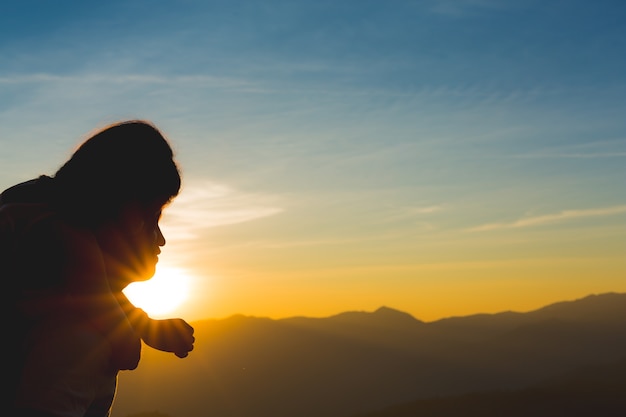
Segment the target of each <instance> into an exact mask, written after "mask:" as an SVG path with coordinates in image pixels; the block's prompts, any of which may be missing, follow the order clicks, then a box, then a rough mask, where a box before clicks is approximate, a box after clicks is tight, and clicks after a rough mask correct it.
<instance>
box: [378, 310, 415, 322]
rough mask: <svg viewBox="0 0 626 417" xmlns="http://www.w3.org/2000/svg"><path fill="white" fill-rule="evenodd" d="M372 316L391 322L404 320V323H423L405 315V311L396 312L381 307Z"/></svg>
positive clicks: (407, 314)
mask: <svg viewBox="0 0 626 417" xmlns="http://www.w3.org/2000/svg"><path fill="white" fill-rule="evenodd" d="M372 314H374V315H375V316H377V317H380V318H385V319H390V320H404V321H413V322H420V323H421V321H420V320H418V319H416V318H415V317H413V316H412V315H410V314H409V313H405V312H404V311H400V310H396V309H393V308H391V307H387V306H382V307H379V308H378V309H377V310H376V311H374V312H373V313H372Z"/></svg>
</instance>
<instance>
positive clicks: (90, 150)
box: [54, 120, 181, 225]
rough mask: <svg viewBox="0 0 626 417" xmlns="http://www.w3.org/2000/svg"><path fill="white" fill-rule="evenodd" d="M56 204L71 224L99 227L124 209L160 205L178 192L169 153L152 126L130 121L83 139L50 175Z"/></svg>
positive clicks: (168, 149)
mask: <svg viewBox="0 0 626 417" xmlns="http://www.w3.org/2000/svg"><path fill="white" fill-rule="evenodd" d="M54 179H55V181H54V182H55V183H56V189H57V192H58V193H57V202H58V204H59V205H60V207H61V208H62V209H63V211H64V212H65V213H66V214H70V215H71V217H72V220H74V221H77V222H80V223H83V224H88V225H98V224H101V223H103V222H106V221H109V220H111V219H114V218H116V217H117V216H118V215H119V214H120V212H121V211H122V210H123V209H124V208H125V207H126V206H127V205H128V204H131V203H132V204H136V203H138V204H140V205H146V206H148V205H150V206H153V205H155V204H157V205H161V206H164V205H165V204H167V203H168V202H169V201H170V200H171V199H172V198H173V197H175V196H176V195H177V194H178V192H179V190H180V183H181V179H180V173H179V171H178V168H177V166H176V163H175V162H174V159H173V153H172V148H171V147H170V145H169V144H168V142H167V140H166V139H165V138H164V137H163V135H162V134H161V133H160V132H159V130H158V129H157V128H156V127H154V126H153V125H152V124H151V123H149V122H146V121H141V120H131V121H126V122H121V123H117V124H114V125H111V126H108V127H106V128H104V129H102V130H101V131H99V132H97V133H96V134H94V135H93V136H91V137H90V138H89V139H87V140H86V141H85V142H84V143H83V144H82V145H81V146H80V147H79V148H78V149H77V150H76V152H74V154H73V155H72V157H71V158H70V159H69V160H68V161H67V162H66V163H65V164H64V165H63V166H62V167H61V168H60V169H59V170H58V171H57V173H56V174H55V176H54Z"/></svg>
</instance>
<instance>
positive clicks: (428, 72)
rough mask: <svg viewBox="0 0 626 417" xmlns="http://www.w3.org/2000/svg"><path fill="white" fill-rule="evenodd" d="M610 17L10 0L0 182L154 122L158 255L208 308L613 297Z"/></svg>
mask: <svg viewBox="0 0 626 417" xmlns="http://www.w3.org/2000/svg"><path fill="white" fill-rule="evenodd" d="M625 17H626V6H625V5H624V4H623V3H622V2H620V1H597V2H593V3H592V2H586V1H525V2H509V1H489V0H448V1H435V0H432V1H426V0H425V1H387V2H381V1H356V0H348V1H265V2H255V1H228V2H227V1H192V0H179V1H109V2H69V1H65V2H64V1H59V2H50V1H21V2H12V3H11V4H7V5H3V12H2V14H0V147H1V149H2V152H0V186H2V187H6V186H9V185H11V184H13V183H15V182H17V181H20V180H25V179H29V178H31V177H33V176H36V175H38V174H40V173H49V174H50V173H53V172H54V170H55V169H56V168H57V167H58V166H59V165H60V164H61V163H62V162H63V161H64V160H65V159H66V158H67V157H68V156H69V154H70V152H71V150H72V149H73V148H74V147H75V146H76V145H77V144H78V143H79V142H80V140H82V139H83V138H85V137H86V135H88V134H89V132H91V131H93V129H95V128H98V127H102V126H104V125H106V124H107V123H110V122H114V121H117V120H120V119H128V118H146V119H149V120H152V121H153V122H154V123H155V124H156V125H157V126H158V127H160V128H161V129H162V130H163V131H164V133H165V134H166V135H167V136H168V137H169V138H170V139H171V141H172V144H173V146H174V147H175V150H176V153H177V157H178V160H179V162H180V164H181V166H182V169H183V174H184V180H185V188H184V190H183V193H182V194H181V196H180V197H179V199H178V200H177V201H176V202H175V203H174V205H172V207H171V208H170V209H171V213H170V215H169V217H167V216H166V217H165V218H164V223H165V224H164V228H166V227H165V226H167V228H169V232H170V233H169V236H171V237H170V239H169V241H170V243H171V244H170V246H168V247H166V252H164V254H167V255H169V256H170V258H169V260H168V261H167V262H169V263H172V264H177V265H179V266H180V265H183V266H184V267H185V268H188V269H189V270H190V271H191V274H192V275H194V276H196V279H197V280H202V282H204V283H205V284H204V287H203V286H202V285H201V284H198V288H202V290H198V291H197V294H204V293H210V294H212V295H211V297H209V299H208V301H207V300H206V299H205V300H204V301H202V302H201V301H200V300H199V299H198V300H196V304H198V305H200V304H202V303H204V304H203V305H207V304H208V305H210V306H212V307H210V308H208V309H207V310H206V312H205V313H204V314H205V315H209V316H214V315H226V314H230V313H235V312H243V313H249V314H259V315H263V314H267V315H274V316H280V315H294V314H327V313H330V312H333V311H335V312H336V311H340V310H343V309H347V308H353V309H370V308H376V307H378V305H380V304H388V305H391V306H392V307H398V308H401V309H404V310H408V311H410V312H412V313H414V314H415V315H417V316H420V315H421V316H423V317H437V316H438V315H446V314H456V313H459V314H460V313H466V312H470V311H479V310H481V311H482V310H497V309H502V308H513V309H515V308H519V309H523V308H530V307H533V306H538V305H539V304H541V303H542V302H545V301H550V300H558V299H561V298H564V297H576V296H582V295H584V294H585V293H587V292H590V291H598V292H601V291H606V290H609V289H610V290H616V291H624V290H626V283H624V282H622V281H623V280H622V281H620V280H619V276H620V274H622V275H621V276H622V277H623V276H624V275H623V273H626V261H625V260H624V256H623V253H624V249H626V228H625V227H624V226H626V220H625V216H626V193H625V191H626V190H625V188H624V180H625V179H626V168H624V166H626V165H625V164H624V160H625V159H626V121H625V120H626V117H624V115H626V99H625V97H626V75H625V74H626V54H624V51H625V50H626V29H625V27H624V23H623V22H624V18H625ZM172 242H173V243H172ZM581 259H584V262H586V263H585V266H584V267H582V266H580V265H578V264H576V262H583V260H581ZM570 261H571V262H570ZM568 262H569V263H568ZM524 265H526V266H524ZM528 265H532V267H531V266H528ZM566 265H567V266H566ZM607 265H608V266H607ZM442 268H443V269H446V270H448V269H452V270H454V271H455V272H454V275H453V274H443V273H441V272H438V273H433V272H432V271H433V269H435V270H437V271H441V270H442ZM481 268H483V269H481ZM484 268H487V269H489V271H486V270H484ZM529 268H530V269H529ZM541 268H543V269H541ZM572 268H574V269H576V270H578V271H587V272H586V273H583V272H580V274H579V275H580V276H579V277H578V278H576V280H577V281H576V282H574V283H572V285H571V289H569V290H568V285H564V284H563V282H564V281H563V280H566V278H563V277H565V276H572ZM585 268H586V269H585ZM603 268H607V269H606V270H604V269H603ZM398 269H401V270H402V271H401V272H398ZM539 270H541V271H542V273H541V276H542V277H545V278H542V279H541V280H538V279H536V278H531V277H528V279H527V280H524V278H523V274H524V273H525V274H527V275H533V276H535V277H536V276H537V271H539ZM511 271H517V272H514V273H512V272H511ZM594 271H595V272H594ZM481 273H482V275H481ZM518 274H519V275H520V276H518ZM574 275H575V274H574ZM487 276H489V277H490V278H489V279H487V278H481V277H487ZM509 276H511V277H512V278H510V279H509V278H506V277H509ZM513 276H514V277H513ZM577 276H578V275H577ZM605 276H606V279H605ZM207 277H210V278H207ZM496 277H500V278H496ZM550 277H555V278H550ZM556 277H561V278H558V279H557V278H556ZM457 280H461V281H462V284H459V283H458V282H457ZM207 282H209V283H210V284H207ZM565 282H567V281H565ZM455 285H456V288H459V292H460V294H459V295H458V296H456V297H461V295H462V294H463V293H465V294H473V295H475V299H476V300H477V301H476V302H475V303H473V304H472V303H469V304H468V303H460V302H458V300H457V299H456V298H454V297H455V296H452V295H450V294H451V292H450V287H451V286H455ZM520 286H521V287H520ZM520 288H523V290H522V289H520ZM560 290H562V292H559V291H560ZM259 291H260V292H266V293H267V296H266V298H267V300H268V301H266V302H261V301H259V300H257V299H255V295H256V294H258V293H259ZM472 291H473V292H472ZM311 294H315V295H316V297H326V298H328V299H329V300H330V299H333V300H335V299H336V302H333V303H330V302H329V303H328V307H322V306H321V305H320V304H321V303H319V302H315V301H311V300H310V298H311V297H310V296H311ZM520 294H525V297H526V298H524V297H523V296H522V295H520ZM533 294H534V295H533ZM538 294H541V296H539V295H538ZM446 297H448V298H446ZM277 299H278V300H286V299H288V300H289V301H288V302H287V301H283V302H281V305H282V306H283V307H282V308H277V307H276V304H277V302H276V300H277ZM493 299H497V300H500V302H499V303H498V302H495V301H493ZM487 300H489V301H487ZM341 302H344V304H343V305H342V304H341ZM272 303H273V304H272ZM481 303H482V304H481ZM190 304H193V303H191V302H190ZM450 304H454V305H457V306H465V307H464V309H463V308H461V307H458V308H457V307H455V308H457V310H454V309H449V310H445V308H444V307H445V305H450ZM437 308H439V310H437ZM299 309H301V310H302V311H300V310H299ZM194 311H196V312H197V311H198V308H197V306H196V308H195V310H194ZM436 311H439V312H436Z"/></svg>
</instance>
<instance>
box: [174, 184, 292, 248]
mask: <svg viewBox="0 0 626 417" xmlns="http://www.w3.org/2000/svg"><path fill="white" fill-rule="evenodd" d="M274 200H275V198H273V197H271V196H267V195H262V194H251V193H244V192H241V191H239V190H236V189H234V188H231V187H229V186H227V185H223V184H216V183H212V182H201V183H193V184H191V185H188V186H185V188H184V190H183V192H182V193H181V195H180V196H178V197H177V198H176V199H175V200H174V202H173V203H172V205H171V206H170V207H167V208H166V209H165V212H164V217H163V221H162V223H163V229H164V230H166V231H167V235H168V237H172V238H175V239H177V240H190V239H195V238H196V237H198V235H199V233H200V232H201V231H202V230H203V229H207V228H212V227H219V226H225V225H230V224H236V223H243V222H249V221H252V220H256V219H260V218H264V217H268V216H273V215H275V214H278V213H280V212H282V211H283V208H281V207H278V206H277V205H276V204H275V202H274Z"/></svg>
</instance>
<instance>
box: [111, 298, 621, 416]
mask: <svg viewBox="0 0 626 417" xmlns="http://www.w3.org/2000/svg"><path fill="white" fill-rule="evenodd" d="M193 325H194V327H195V329H196V348H195V350H194V351H193V352H192V353H191V354H190V356H189V357H188V358H186V359H182V360H181V359H178V358H176V357H174V356H173V355H171V354H166V353H163V352H158V351H155V350H152V349H150V348H145V349H144V351H143V358H142V362H141V363H140V366H139V367H138V368H137V369H136V370H134V371H125V372H122V373H121V374H120V378H119V389H118V394H117V398H116V402H115V405H114V408H113V416H112V417H127V416H130V415H132V414H138V413H146V412H151V411H154V412H159V413H164V414H166V415H168V416H171V417H203V416H207V417H209V416H211V417H214V416H219V417H353V416H363V417H365V416H367V417H374V416H376V417H383V416H384V417H400V416H402V417H406V416H414V415H415V416H431V415H432V416H435V415H437V416H461V415H462V416H470V415H481V416H485V417H487V416H492V415H493V416H498V417H503V416H509V415H510V416H511V417H513V416H519V417H523V416H531V415H532V416H533V417H536V416H540V415H543V414H541V412H542V411H541V410H544V409H546V410H551V412H550V411H548V412H547V414H545V415H550V416H556V415H561V414H558V413H555V412H554V411H555V409H565V408H566V407H565V405H567V404H569V405H571V404H574V403H575V401H574V400H575V399H579V400H580V399H584V398H587V397H588V400H589V401H587V402H586V403H585V404H587V406H589V407H592V406H593V405H594V404H595V405H596V406H597V407H601V406H607V407H613V408H615V409H617V410H618V412H621V413H622V414H615V415H626V406H625V405H624V402H621V404H620V403H619V399H620V398H621V397H622V396H624V397H626V391H624V386H625V385H626V384H624V377H623V375H624V373H623V372H622V373H621V375H622V377H621V379H620V377H619V375H620V373H619V372H618V373H617V376H615V375H614V377H609V378H608V379H607V378H606V377H603V376H606V375H607V372H608V371H610V370H615V369H621V370H623V369H624V363H626V294H619V293H606V294H600V295H590V296H588V297H585V298H582V299H579V300H574V301H566V302H560V303H556V304H552V305H549V306H546V307H544V308H541V309H538V310H535V311H531V312H527V313H517V312H503V313H498V314H478V315H472V316H466V317H454V318H447V319H442V320H438V321H434V322H428V323H425V322H422V321H420V320H418V319H416V318H414V317H412V316H411V315H409V314H407V313H404V312H401V311H397V310H394V309H392V308H388V307H381V308H379V309H378V310H376V311H374V312H345V313H341V314H338V315H335V316H331V317H326V318H307V317H293V318H287V319H279V320H273V319H268V318H259V317H248V316H242V315H235V316H232V317H228V318H225V319H219V320H204V321H200V322H196V323H193ZM607 370H608V371H607ZM609 374H610V372H609ZM610 375H613V374H610ZM591 381H596V382H594V383H592V382H591ZM601 381H604V382H607V381H608V385H606V384H605V385H606V386H603V385H602V384H600V385H598V383H599V382H601ZM591 386H593V387H600V388H595V390H594V389H591V388H590V387H591ZM620 390H621V391H620ZM615 392H617V394H616V395H617V400H615V401H614V398H613V397H611V393H613V396H615ZM581 393H583V394H584V393H586V394H585V395H587V397H585V395H583V394H581ZM546 396H547V397H546ZM594 396H595V397H594ZM592 397H593V398H595V400H594V399H593V398H592ZM537 398H539V399H542V398H543V403H542V402H541V401H539V402H537V401H535V402H536V403H537V405H536V406H535V408H533V407H532V406H529V408H528V410H527V411H528V412H527V413H526V414H524V412H525V411H524V407H522V406H520V405H519V404H525V405H526V406H528V405H529V404H531V403H532V404H534V403H533V399H535V400H536V399H537ZM546 398H547V399H546ZM568 398H569V399H570V400H569V401H568V400H567V399H568ZM602 398H604V400H602ZM559 401H560V403H559ZM594 401H595V402H594ZM500 403H501V404H503V405H502V407H504V408H501V409H499V411H498V410H496V411H494V413H495V414H493V413H492V414H489V412H487V411H485V410H488V408H489V407H487V406H488V405H494V404H500ZM455 404H456V407H457V408H456V409H457V410H464V413H461V414H455V413H454V409H455ZM516 404H518V405H516ZM546 404H547V405H546ZM550 404H552V405H553V406H554V407H556V408H552V409H551V408H550ZM558 404H562V405H561V406H560V407H559V406H558ZM437 407H439V408H437ZM471 407H477V410H479V411H478V413H477V414H470V413H469V412H470V410H472V408H471ZM507 407H508V408H507ZM537 407H539V408H537ZM541 407H543V408H541ZM581 407H583V405H581V406H579V407H577V408H576V410H578V411H581V410H582V409H583V408H581ZM620 407H621V408H620ZM492 408H493V407H492ZM437 409H439V412H438V414H437V411H436V410H437ZM424 410H435V413H434V414H432V413H431V414H428V413H427V411H424ZM442 410H443V411H442ZM445 410H447V411H445ZM480 410H483V411H482V412H481V411H480ZM503 410H509V411H510V412H509V411H507V412H505V411H503ZM403 412H404V414H402V413H403ZM394 413H396V414H394ZM507 413H508V414H507ZM562 415H570V416H574V415H576V416H578V415H603V416H612V415H613V414H608V411H606V410H605V413H604V414H603V413H599V414H598V413H595V414H594V413H591V414H573V413H569V414H562Z"/></svg>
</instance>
